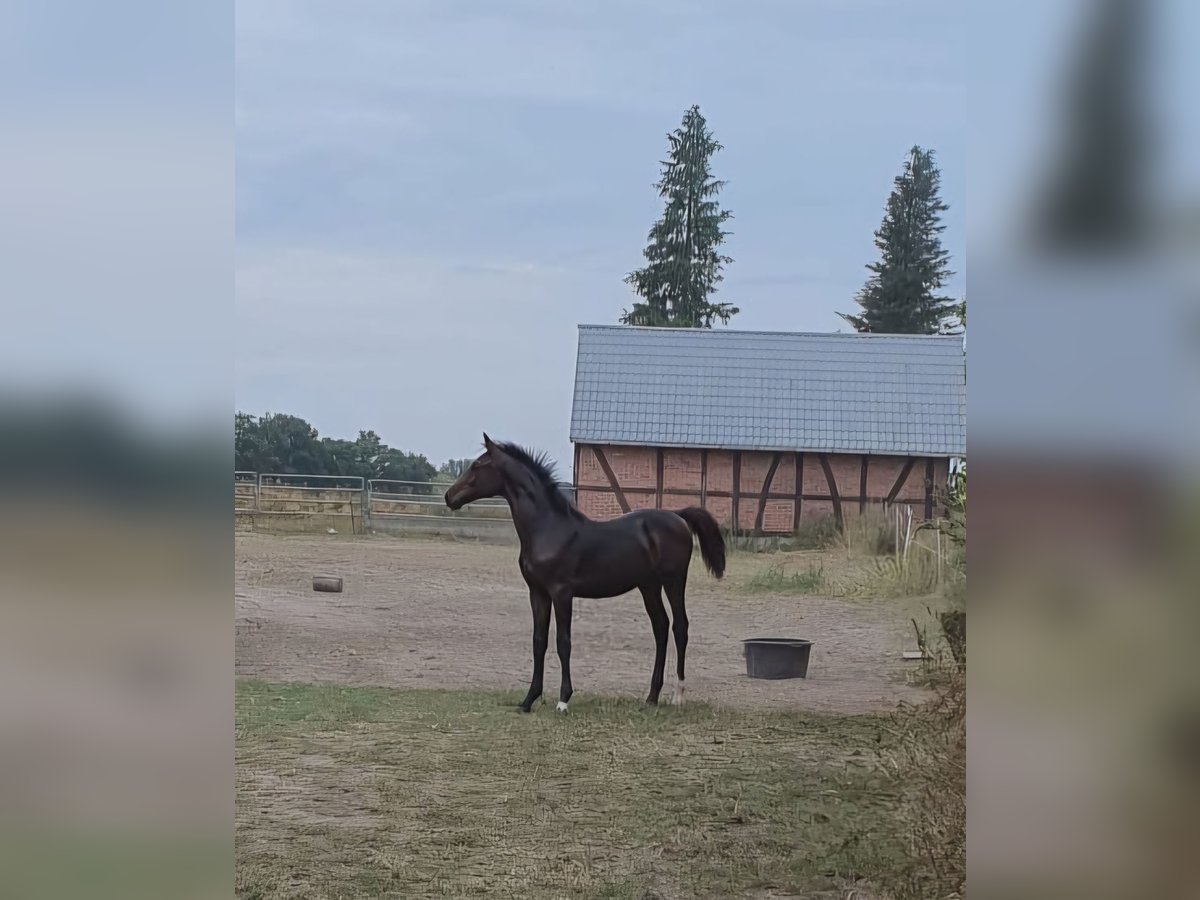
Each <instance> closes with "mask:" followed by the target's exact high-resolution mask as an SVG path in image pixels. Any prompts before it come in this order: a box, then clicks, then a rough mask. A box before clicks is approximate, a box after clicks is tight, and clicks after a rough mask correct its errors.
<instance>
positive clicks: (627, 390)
mask: <svg viewBox="0 0 1200 900" xmlns="http://www.w3.org/2000/svg"><path fill="white" fill-rule="evenodd" d="M571 440H572V442H574V443H576V444H580V443H586V444H607V445H642V446H654V447H682V448H704V449H719V450H757V451H792V452H795V451H804V452H818V453H854V454H866V455H899V456H923V457H955V456H965V455H966V359H965V356H964V353H963V345H962V339H961V338H959V337H953V336H940V335H931V336H926V335H879V334H791V333H777V332H752V331H733V330H708V329H680V328H640V327H628V326H605V325H581V326H580V327H579V349H578V357H577V361H576V370H575V396H574V402H573V405H572V411H571Z"/></svg>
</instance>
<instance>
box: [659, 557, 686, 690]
mask: <svg viewBox="0 0 1200 900" xmlns="http://www.w3.org/2000/svg"><path fill="white" fill-rule="evenodd" d="M663 587H664V588H665V589H666V592H667V600H668V601H670V603H671V630H672V631H673V632H674V633H675V674H676V675H678V676H679V681H678V682H677V683H676V685H675V695H674V696H673V697H672V698H671V702H672V703H675V704H677V705H678V704H680V703H683V663H684V659H685V658H686V657H687V645H688V617H687V608H686V606H685V604H684V599H683V596H684V593H685V591H686V588H687V572H686V571H685V572H684V573H683V575H681V576H680V577H678V578H674V579H671V580H669V581H667V582H665V583H664V585H663Z"/></svg>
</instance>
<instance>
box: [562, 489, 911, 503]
mask: <svg viewBox="0 0 1200 900" xmlns="http://www.w3.org/2000/svg"><path fill="white" fill-rule="evenodd" d="M579 490H581V491H591V492H593V493H600V494H611V493H612V488H609V487H602V486H600V485H595V484H581V485H580V486H579ZM623 490H624V492H625V494H626V495H629V496H632V495H635V494H636V495H639V496H648V497H652V496H654V493H655V488H652V487H627V488H623ZM695 496H696V492H695V490H692V489H689V488H663V497H695ZM795 496H796V495H795V494H785V493H782V492H779V491H772V492H771V493H769V494H767V495H766V499H768V500H792V499H794V498H795ZM708 497H709V498H710V499H711V498H713V497H719V498H723V499H729V498H732V497H733V491H709V492H708ZM762 497H763V495H762V494H760V493H758V492H757V491H755V492H753V493H750V492H747V493H744V494H741V495H740V498H741V499H742V500H752V501H754V502H756V503H757V502H758V501H759V500H760V499H762ZM800 499H801V500H804V501H808V502H813V501H817V502H825V503H829V502H831V501H832V500H833V497H831V496H830V495H829V494H801V495H800ZM839 499H857V498H853V497H851V498H839ZM867 502H868V503H887V502H888V499H887V497H867ZM895 502H896V503H907V504H912V505H917V506H919V505H920V504H922V503H924V502H925V498H924V497H921V498H920V499H918V500H897V501H895Z"/></svg>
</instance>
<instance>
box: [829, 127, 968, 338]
mask: <svg viewBox="0 0 1200 900" xmlns="http://www.w3.org/2000/svg"><path fill="white" fill-rule="evenodd" d="M895 185H896V186H895V188H893V190H892V194H891V196H890V197H888V202H887V211H886V212H885V214H884V217H883V224H881V225H880V226H879V230H878V231H876V232H875V246H876V247H878V248H879V261H878V262H873V263H870V264H869V265H868V266H867V269H868V270H870V272H871V276H870V277H869V278H868V279H867V283H866V285H864V286H863V289H862V290H861V291H859V292H858V295H857V296H856V297H855V298H854V302H855V303H857V304H858V305H859V306H861V307H862V310H863V311H862V315H857V316H856V315H851V314H849V313H838V315H840V316H841V317H842V318H843V319H845V320H846V321H847V322H849V323H850V324H851V325H853V326H854V328H855V330H857V331H871V332H876V333H882V334H936V333H937V332H938V329H939V327H940V326H941V323H942V321H943V320H944V319H946V317H947V316H949V315H951V314H952V313H953V311H954V307H955V305H956V304H955V303H954V301H953V300H951V299H950V298H949V297H943V296H940V295H939V294H938V293H937V292H938V290H939V289H940V288H941V287H942V285H944V284H945V283H946V281H947V279H948V278H949V277H950V276H951V275H953V274H954V273H953V272H951V271H950V266H949V259H950V254H949V253H948V252H947V251H945V250H943V249H942V242H941V238H940V235H941V233H942V231H944V230H945V226H944V225H942V224H941V214H942V213H943V212H945V211H946V210H947V209H948V207H947V206H946V204H945V203H943V202H942V201H941V199H940V197H939V196H938V188H939V187H940V185H941V173H939V172H938V169H937V166H936V165H934V161H933V152H932V151H930V150H922V149H921V148H920V147H913V148H912V150H910V151H909V154H908V159H907V160H905V163H904V171H903V172H901V173H900V175H898V176H897V177H896V182H895Z"/></svg>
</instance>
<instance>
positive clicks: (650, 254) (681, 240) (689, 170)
mask: <svg viewBox="0 0 1200 900" xmlns="http://www.w3.org/2000/svg"><path fill="white" fill-rule="evenodd" d="M667 140H668V142H669V143H670V156H669V158H668V159H667V160H665V161H664V162H663V163H662V167H663V168H662V178H661V179H660V180H659V182H658V184H657V185H656V187H657V188H658V194H659V196H660V197H662V198H663V199H664V200H666V201H667V204H666V209H665V210H664V212H663V216H662V218H661V219H659V220H658V221H657V222H656V223H655V224H654V227H653V228H651V229H650V235H649V238H648V241H649V243H648V244H647V246H646V249H645V250H644V251H643V255H644V256H645V257H646V266H645V267H644V268H641V269H638V270H637V271H635V272H631V273H630V274H629V275H628V276H627V277H626V278H625V283H626V284H628V285H631V286H632V287H633V289H634V291H635V292H636V293H637V294H638V296H640V297H641V298H642V300H641V302H638V303H634V305H633V309H631V310H625V311H623V313H622V316H621V322H622V323H623V324H625V325H665V326H671V327H676V328H711V327H712V325H713V322H714V321H715V320H717V319H720V320H721V321H722V322H724V323H725V324H728V323H729V319H730V318H731V317H732V316H734V315H736V314H737V313H738V312H739V310H738V308H737V307H736V306H733V305H732V304H730V303H714V302H712V300H711V297H712V294H713V293H714V292H715V291H716V288H717V285H718V284H719V283H720V282H721V281H722V280H723V277H724V276H723V275H722V274H721V270H722V268H723V267H724V266H725V265H726V264H727V263H731V262H733V259H732V258H731V257H729V256H726V255H724V254H723V253H721V251H720V246H721V244H722V242H723V241H724V240H725V237H726V235H728V234H729V232H727V231H724V230H722V228H721V226H722V225H723V224H724V223H725V222H726V221H728V220H729V219H731V218H732V217H733V214H732V213H731V212H729V211H728V210H723V209H721V208H720V205H719V204H718V203H717V199H716V197H717V194H718V192H720V190H721V188H722V187H724V186H725V182H724V181H719V180H717V179H716V178H714V177H713V175H712V172H711V170H710V168H709V161H710V159H711V158H712V155H713V154H714V153H716V152H717V151H718V150H720V149H721V145H720V144H719V143H717V141H716V140H715V139H714V138H713V135H712V132H711V131H709V129H708V124H707V123H706V122H705V120H704V116H702V115H701V114H700V108H699V107H698V106H693V107H692V108H691V109H689V110H688V111H687V113H686V114H685V115H684V117H683V124H682V125H680V127H679V128H677V129H676V130H675V131H674V132H673V133H671V134H668V135H667Z"/></svg>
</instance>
